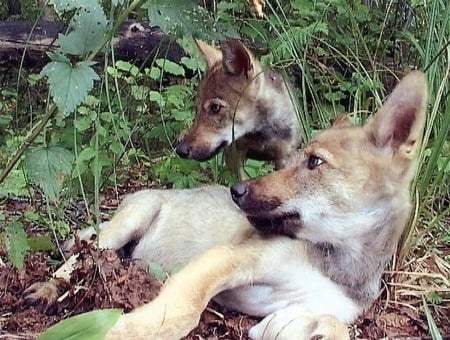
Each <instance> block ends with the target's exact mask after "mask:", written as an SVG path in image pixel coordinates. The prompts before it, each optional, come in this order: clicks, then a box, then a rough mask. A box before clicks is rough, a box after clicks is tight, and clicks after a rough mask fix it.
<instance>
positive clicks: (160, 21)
mask: <svg viewBox="0 0 450 340" xmlns="http://www.w3.org/2000/svg"><path fill="white" fill-rule="evenodd" d="M143 8H146V9H147V11H148V12H147V15H148V20H149V21H150V22H151V23H152V25H155V26H160V27H161V28H162V30H163V31H164V32H167V33H175V34H177V35H179V36H184V35H187V34H189V35H192V36H195V37H200V38H202V39H208V40H217V39H223V38H224V37H226V36H229V37H238V35H237V33H236V30H235V28H234V27H233V26H232V25H229V24H227V23H224V22H220V21H217V20H215V18H213V17H212V16H211V14H210V13H208V12H207V11H206V10H205V9H204V8H203V7H200V6H198V4H197V1H192V0H188V1H186V0H174V1H170V2H169V1H164V0H148V1H147V3H146V4H145V5H144V6H143Z"/></svg>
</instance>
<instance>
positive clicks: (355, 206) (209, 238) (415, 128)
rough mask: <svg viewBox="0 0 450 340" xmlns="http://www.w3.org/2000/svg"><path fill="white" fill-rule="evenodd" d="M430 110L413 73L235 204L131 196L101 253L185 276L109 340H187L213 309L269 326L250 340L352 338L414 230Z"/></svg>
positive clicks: (183, 195) (211, 191)
mask: <svg viewBox="0 0 450 340" xmlns="http://www.w3.org/2000/svg"><path fill="white" fill-rule="evenodd" d="M426 103H427V86H426V81H425V77H424V75H423V74H422V73H420V72H412V73H410V74H409V75H407V76H406V77H405V78H404V79H403V80H402V81H401V82H400V84H399V85H398V86H397V87H396V89H395V90H394V91H393V93H392V94H391V95H390V97H389V98H388V99H387V101H386V102H385V104H384V105H383V107H382V108H381V109H380V110H379V111H378V112H377V113H376V114H375V115H374V117H373V118H372V119H371V120H370V121H369V122H368V123H367V124H366V125H365V126H363V127H354V126H351V125H350V124H349V123H347V122H344V121H342V120H340V121H338V122H337V123H336V124H335V126H333V127H332V128H330V129H328V130H325V131H323V132H321V133H320V134H318V135H317V136H316V137H315V138H314V139H313V140H312V141H310V142H309V143H308V145H307V146H306V148H305V149H304V150H303V151H302V152H301V153H300V156H299V159H298V161H297V162H296V163H295V164H294V165H293V166H292V167H290V168H288V169H284V170H280V171H277V172H275V173H273V174H270V175H269V176H266V177H262V178H259V179H255V180H250V181H245V182H241V183H238V184H236V185H235V186H233V187H232V188H231V196H230V195H229V194H228V193H227V191H226V189H224V188H223V187H220V186H212V187H204V188H200V189H194V190H174V191H171V190H170V191H152V190H148V191H143V192H139V193H136V194H133V195H131V196H130V197H129V198H127V199H126V201H125V202H124V203H123V205H122V207H121V208H120V210H119V212H118V213H117V215H116V216H115V217H114V218H113V219H112V220H111V222H110V223H109V225H108V226H107V227H106V228H105V229H104V230H103V231H102V232H101V234H100V246H102V247H111V248H119V247H121V246H123V245H124V244H125V243H127V242H128V241H130V240H133V239H134V240H136V241H137V242H138V245H137V247H136V248H135V250H134V253H133V256H134V257H138V258H144V259H145V260H146V261H150V262H160V263H163V264H164V265H165V266H166V269H167V270H173V269H175V268H176V267H178V266H180V265H185V267H184V268H183V269H182V270H181V271H179V272H178V273H176V274H175V275H174V276H172V277H171V278H170V279H169V281H168V282H167V283H166V284H165V286H164V287H163V289H162V291H161V293H160V295H159V296H158V297H157V298H156V299H155V300H154V301H153V302H151V303H149V304H147V305H144V306H142V307H140V308H138V309H137V310H135V311H133V312H131V313H129V314H126V315H123V316H121V318H120V319H119V321H118V322H117V324H116V325H115V326H114V328H113V329H112V330H111V331H110V332H109V333H108V335H107V339H124V338H140V339H142V338H148V339H177V338H180V337H182V336H184V335H186V334H187V333H188V332H189V331H190V330H191V329H192V328H193V327H195V326H196V324H197V323H198V321H199V317H200V314H201V312H202V311H203V309H204V308H205V306H206V304H207V303H208V301H209V300H210V299H212V298H214V299H216V300H217V301H218V302H219V303H222V304H224V305H226V306H228V307H230V308H234V309H236V310H239V311H242V312H244V313H249V314H254V315H259V316H262V317H264V318H263V320H262V321H261V322H260V323H259V324H258V325H256V326H255V327H253V328H252V329H251V331H250V336H251V338H253V339H318V338H321V339H347V338H348V332H347V329H346V326H345V324H346V323H351V322H353V321H354V320H355V318H356V317H357V316H358V314H360V313H361V312H362V311H363V310H365V309H366V308H368V307H369V306H370V305H371V304H372V303H373V301H374V300H375V299H376V297H377V295H378V289H379V282H380V278H381V275H382V271H383V268H384V266H385V264H386V263H387V262H388V261H389V259H390V258H391V257H392V255H393V254H394V252H395V248H396V244H397V242H398V239H399V237H400V235H401V232H402V230H403V226H404V225H405V223H406V221H407V219H408V215H409V213H410V200H409V184H410V181H411V179H412V177H413V175H414V172H415V160H416V157H417V151H418V147H419V144H420V143H419V141H420V137H421V134H422V130H423V126H424V121H425V110H426ZM233 201H234V202H235V203H236V204H237V205H238V206H239V208H240V209H238V208H237V207H236V206H235V205H234V203H233Z"/></svg>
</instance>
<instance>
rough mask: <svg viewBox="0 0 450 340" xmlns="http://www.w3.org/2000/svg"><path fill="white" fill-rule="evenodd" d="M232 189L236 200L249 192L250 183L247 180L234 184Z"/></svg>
mask: <svg viewBox="0 0 450 340" xmlns="http://www.w3.org/2000/svg"><path fill="white" fill-rule="evenodd" d="M230 191H231V197H232V198H233V200H234V201H236V200H237V199H239V198H241V197H242V196H244V195H245V194H247V192H248V185H247V183H245V182H240V183H237V184H235V185H233V186H232V187H231V188H230Z"/></svg>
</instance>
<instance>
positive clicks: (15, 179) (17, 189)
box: [0, 169, 29, 197]
mask: <svg viewBox="0 0 450 340" xmlns="http://www.w3.org/2000/svg"><path fill="white" fill-rule="evenodd" d="M8 195H16V196H26V197H28V196H29V191H28V190H27V181H26V179H25V175H24V173H23V171H22V170H19V169H15V170H12V171H11V172H10V173H9V174H8V177H6V179H5V181H4V182H3V183H2V184H1V185H0V197H3V196H8Z"/></svg>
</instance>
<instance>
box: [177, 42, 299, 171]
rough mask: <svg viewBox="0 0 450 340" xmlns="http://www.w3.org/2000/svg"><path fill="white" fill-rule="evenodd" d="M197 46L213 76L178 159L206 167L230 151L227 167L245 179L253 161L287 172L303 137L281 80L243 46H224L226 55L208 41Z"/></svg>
mask: <svg viewBox="0 0 450 340" xmlns="http://www.w3.org/2000/svg"><path fill="white" fill-rule="evenodd" d="M197 45H198V47H199V49H200V51H201V53H202V55H203V57H204V59H205V61H206V64H207V68H208V70H207V72H206V74H205V76H204V78H203V79H202V81H201V82H200V84H199V88H198V94H197V100H196V111H197V116H196V118H195V121H194V124H193V126H192V127H191V128H190V130H189V131H188V132H187V134H186V135H185V137H184V138H183V140H182V141H181V142H180V144H179V145H178V146H177V149H176V151H177V153H178V154H179V155H180V156H181V157H185V158H192V159H196V160H199V161H203V160H207V159H210V158H211V157H213V156H214V155H216V154H217V153H218V152H220V151H222V150H223V149H225V157H226V158H225V160H226V163H227V165H228V166H229V167H231V168H232V169H233V170H236V171H237V172H238V174H239V177H240V178H243V177H245V175H244V172H243V166H244V161H245V159H246V158H247V157H250V158H255V159H262V160H270V161H274V162H275V167H276V168H277V169H281V168H284V167H286V165H287V164H288V163H289V162H290V160H291V158H292V157H293V156H294V155H295V152H296V150H297V149H298V147H299V146H300V143H301V132H300V126H299V123H298V121H297V116H296V113H295V108H294V105H293V103H292V101H291V97H290V94H289V90H288V87H287V86H286V84H285V82H284V80H283V78H282V77H281V75H280V74H278V73H276V72H275V71H273V70H266V71H263V70H262V68H261V65H260V64H259V62H258V60H256V59H255V58H254V57H253V55H252V53H251V52H250V51H249V50H248V49H247V48H246V47H245V46H244V45H243V44H242V43H241V42H240V41H238V40H233V39H228V40H226V41H224V42H223V44H222V49H221V50H218V49H215V48H214V47H212V46H210V45H208V44H207V43H205V42H203V41H197ZM233 141H235V146H236V155H234V154H233V153H232V147H231V144H232V142H233ZM234 160H235V161H234Z"/></svg>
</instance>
